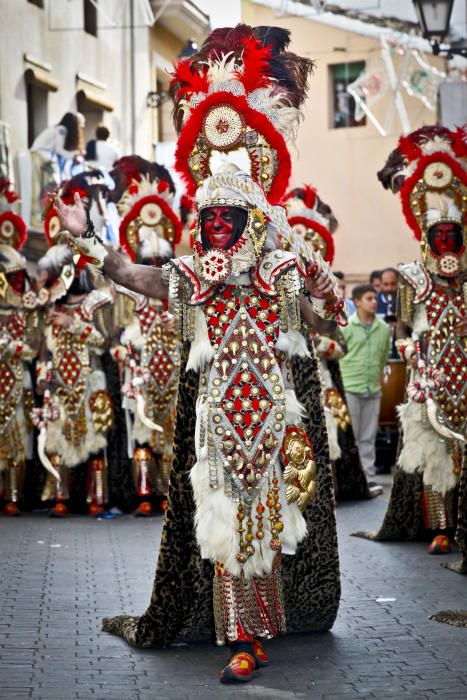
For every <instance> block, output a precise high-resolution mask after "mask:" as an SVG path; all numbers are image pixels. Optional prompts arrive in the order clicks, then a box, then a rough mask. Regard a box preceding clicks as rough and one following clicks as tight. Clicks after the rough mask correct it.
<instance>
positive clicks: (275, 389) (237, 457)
mask: <svg viewBox="0 0 467 700" xmlns="http://www.w3.org/2000/svg"><path fill="white" fill-rule="evenodd" d="M203 310H204V313H205V314H206V319H207V324H208V333H209V339H210V342H211V345H212V346H213V348H214V350H215V356H214V361H213V364H212V365H211V368H210V371H209V374H208V377H207V387H206V390H207V403H208V436H207V437H208V458H209V470H210V483H211V485H212V486H216V485H217V481H218V474H217V465H218V464H222V465H223V466H224V486H225V491H226V493H229V494H230V495H232V497H233V498H234V499H237V498H239V496H240V492H242V493H243V494H244V495H247V496H248V497H251V499H252V500H253V498H255V497H256V496H257V495H258V493H259V491H260V489H261V487H262V485H263V477H264V476H265V475H266V474H268V473H269V468H270V467H273V465H274V464H275V462H276V459H277V455H278V451H279V446H280V445H281V443H282V439H283V435H284V430H285V391H284V380H283V377H282V372H281V368H280V366H279V364H278V362H277V359H276V356H275V353H274V347H275V344H276V341H277V337H278V335H279V326H280V321H279V314H280V312H279V302H278V299H277V297H276V298H269V299H265V298H264V297H262V296H261V295H260V294H259V292H258V291H257V290H256V289H255V288H254V287H253V285H251V286H248V287H246V286H241V287H240V286H239V287H236V286H230V285H229V286H227V287H225V288H224V289H222V290H221V291H219V292H218V293H217V294H216V295H215V297H214V298H213V299H212V301H211V302H210V304H209V305H207V306H206V307H204V309H203ZM248 500H249V498H248Z"/></svg>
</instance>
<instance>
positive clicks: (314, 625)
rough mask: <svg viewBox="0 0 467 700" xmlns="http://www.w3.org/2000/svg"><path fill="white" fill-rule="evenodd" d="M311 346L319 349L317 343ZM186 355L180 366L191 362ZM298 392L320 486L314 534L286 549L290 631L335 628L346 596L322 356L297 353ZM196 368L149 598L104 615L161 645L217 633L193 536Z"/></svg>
mask: <svg viewBox="0 0 467 700" xmlns="http://www.w3.org/2000/svg"><path fill="white" fill-rule="evenodd" d="M312 352H313V350H312ZM186 353H187V348H185V357H184V359H182V367H184V366H185V364H186V358H187V354H186ZM293 365H294V366H293V372H294V377H295V378H299V381H296V382H295V385H296V387H297V397H298V399H299V400H300V401H301V402H302V403H303V404H304V406H305V408H306V411H307V416H306V418H305V420H304V422H305V425H306V428H307V430H308V432H309V434H310V437H311V440H312V443H313V447H314V451H315V458H316V465H317V477H318V493H317V498H316V500H315V502H314V503H311V504H310V505H309V506H308V508H307V510H306V512H305V518H306V521H307V524H308V534H307V536H306V538H305V539H304V541H303V542H301V544H300V545H299V547H298V549H297V552H296V554H295V556H284V557H283V565H282V568H283V583H284V593H285V606H286V615H287V628H288V631H289V632H305V631H313V630H326V629H330V628H331V627H332V625H333V623H334V620H335V618H336V615H337V609H338V606H339V600H340V573H339V560H338V550H337V534H336V523H335V516H334V494H333V485H332V476H331V471H330V467H329V452H328V445H327V437H326V431H325V422H324V413H323V406H322V401H321V386H320V379H319V374H318V367H317V362H316V358H315V356H314V354H313V355H312V357H311V359H295V360H294V363H293ZM197 393H198V375H197V374H196V373H195V372H192V371H189V372H185V371H182V373H181V377H180V393H179V400H178V404H177V425H176V432H175V443H174V465H173V468H172V473H171V477H170V488H169V505H168V508H167V511H166V514H165V520H164V526H163V531H162V539H161V545H160V552H159V559H158V562H157V567H156V575H155V580H154V587H153V591H152V596H151V601H150V604H149V607H148V609H147V610H146V612H145V613H144V614H143V615H141V616H140V617H136V616H129V615H120V616H118V617H113V618H106V619H104V621H103V629H104V631H107V632H110V633H111V634H116V635H118V636H120V637H122V638H123V639H125V640H126V641H127V642H128V643H130V644H132V645H134V646H138V647H149V646H155V647H163V646H166V645H167V644H170V643H171V642H173V641H175V640H183V641H201V640H209V639H214V619H213V606H212V577H213V566H212V564H211V563H210V562H208V561H206V560H203V559H201V556H200V552H199V548H198V545H197V542H196V538H195V531H194V525H193V514H194V512H195V503H194V499H193V490H192V487H191V483H190V479H189V471H190V469H191V468H192V466H193V464H194V462H195V445H194V434H195V423H196V413H195V402H196V397H197Z"/></svg>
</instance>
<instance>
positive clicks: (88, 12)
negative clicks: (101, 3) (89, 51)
mask: <svg viewBox="0 0 467 700" xmlns="http://www.w3.org/2000/svg"><path fill="white" fill-rule="evenodd" d="M83 2H84V4H83V11H84V31H85V32H86V33H87V34H92V36H97V8H96V3H97V0H94V2H91V0H83Z"/></svg>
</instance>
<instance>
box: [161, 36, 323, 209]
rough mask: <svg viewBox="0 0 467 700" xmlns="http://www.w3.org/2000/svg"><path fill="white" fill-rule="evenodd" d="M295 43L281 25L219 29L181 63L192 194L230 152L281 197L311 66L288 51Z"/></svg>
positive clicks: (177, 72)
mask: <svg viewBox="0 0 467 700" xmlns="http://www.w3.org/2000/svg"><path fill="white" fill-rule="evenodd" d="M289 42H290V33H289V31H288V30H286V29H281V28H279V27H249V26H247V25H245V24H240V25H238V26H237V27H234V28H225V29H216V30H215V31H214V32H212V34H211V35H210V36H209V37H208V38H207V39H206V41H205V42H204V44H203V46H202V47H201V49H200V51H199V52H198V53H197V54H195V55H194V56H192V57H191V58H189V59H185V60H181V61H179V62H178V63H177V65H176V66H175V69H174V72H173V74H172V81H171V84H170V93H171V96H172V98H173V101H174V109H173V117H174V123H175V128H176V130H177V132H178V133H179V134H180V136H179V140H178V145H177V151H176V161H175V162H176V167H177V169H178V170H179V172H180V173H181V174H182V176H183V177H184V179H185V181H186V185H187V189H188V193H189V194H191V195H193V194H194V193H195V191H196V188H197V187H198V186H199V185H201V184H202V183H203V181H204V180H205V179H206V178H207V177H209V176H210V175H212V174H214V172H215V170H216V169H217V165H219V164H222V163H223V159H222V157H221V154H226V153H228V154H229V159H230V160H232V161H234V160H235V159H234V155H235V156H237V155H239V160H240V162H238V161H237V163H236V164H237V165H241V166H242V169H243V170H245V171H246V172H247V173H249V174H250V175H251V177H252V178H253V180H254V181H255V182H256V183H257V184H259V185H260V186H261V187H262V188H263V189H264V191H265V192H266V194H267V197H268V199H269V201H270V202H271V203H277V202H278V201H280V199H281V198H282V196H283V194H284V192H285V190H286V188H287V184H288V180H289V177H290V154H289V152H288V149H287V146H286V141H288V140H289V141H290V140H292V138H293V136H294V133H295V129H296V127H297V124H298V121H299V119H300V117H301V113H300V106H301V105H302V104H303V102H304V100H305V98H306V94H307V79H308V76H309V73H310V72H311V70H312V68H313V62H312V61H311V60H309V59H307V58H302V57H300V56H297V55H295V54H294V53H291V52H289V51H287V47H288V45H289ZM245 156H246V158H245ZM242 158H243V162H242V160H241V159H242ZM216 161H217V165H216ZM245 161H246V162H247V165H246V167H245ZM279 165H280V167H279Z"/></svg>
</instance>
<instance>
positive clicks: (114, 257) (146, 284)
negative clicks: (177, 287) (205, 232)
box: [54, 193, 167, 299]
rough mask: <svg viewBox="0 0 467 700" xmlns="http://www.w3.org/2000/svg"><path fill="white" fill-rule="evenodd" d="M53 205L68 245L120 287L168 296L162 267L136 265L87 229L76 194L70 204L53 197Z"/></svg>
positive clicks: (156, 295)
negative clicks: (92, 262)
mask: <svg viewBox="0 0 467 700" xmlns="http://www.w3.org/2000/svg"><path fill="white" fill-rule="evenodd" d="M54 206H55V209H56V211H57V214H58V216H59V219H60V223H61V225H62V227H63V228H64V229H66V231H65V233H64V234H63V236H62V239H63V240H64V241H65V242H66V243H68V245H69V246H70V247H71V248H72V249H74V250H77V251H79V252H81V253H83V254H84V255H87V256H88V257H90V258H92V260H93V261H94V263H95V264H96V265H97V266H98V267H100V268H101V269H102V270H103V272H104V273H105V274H106V275H107V276H108V277H110V279H111V280H113V281H114V282H116V283H117V284H120V285H121V286H122V287H126V288H127V289H131V290H132V291H134V292H137V293H138V294H144V295H145V296H148V297H152V298H154V299H166V298H167V286H166V285H165V284H164V282H163V281H162V276H161V269H160V268H158V267H149V266H147V265H135V264H133V263H130V262H128V261H127V260H125V258H124V257H123V256H121V255H119V254H118V253H116V252H115V251H114V250H107V248H105V246H104V245H103V244H102V241H101V240H100V238H99V236H97V235H96V234H95V233H93V232H92V231H90V230H89V222H88V218H87V214H86V209H85V208H84V205H83V203H82V201H81V198H80V196H79V194H78V193H76V194H75V198H74V203H73V204H72V205H67V204H64V203H63V202H62V201H61V200H60V198H59V197H57V196H55V197H54Z"/></svg>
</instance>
